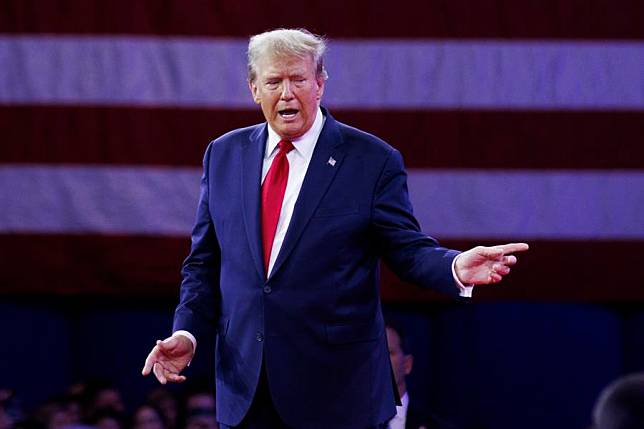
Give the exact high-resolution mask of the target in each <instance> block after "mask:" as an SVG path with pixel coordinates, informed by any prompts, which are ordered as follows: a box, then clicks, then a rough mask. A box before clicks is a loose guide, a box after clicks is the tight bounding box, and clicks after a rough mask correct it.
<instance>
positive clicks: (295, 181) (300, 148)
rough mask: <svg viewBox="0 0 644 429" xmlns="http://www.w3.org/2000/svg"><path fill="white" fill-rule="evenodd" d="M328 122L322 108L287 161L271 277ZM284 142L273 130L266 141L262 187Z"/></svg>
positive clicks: (297, 140) (294, 142)
mask: <svg viewBox="0 0 644 429" xmlns="http://www.w3.org/2000/svg"><path fill="white" fill-rule="evenodd" d="M324 121H325V119H324V115H323V114H322V111H321V110H320V108H318V111H317V113H316V115H315V120H314V121H313V125H312V126H311V128H309V130H308V131H307V132H306V133H304V135H302V136H301V137H299V138H297V139H295V140H291V143H293V146H294V147H295V149H294V150H292V151H290V152H289V153H288V154H287V155H286V159H288V182H286V191H285V192H284V201H282V211H281V212H280V217H279V220H278V221H277V231H275V238H274V239H273V250H271V259H270V260H269V262H268V272H269V273H270V272H271V271H272V270H273V265H275V260H276V259H277V255H278V254H279V252H280V249H281V248H282V243H283V242H284V237H285V236H286V230H287V229H288V225H289V223H291V216H293V209H294V208H295V202H296V201H297V197H298V195H300V189H302V183H303V182H304V176H306V170H307V169H308V168H309V163H310V162H311V158H312V157H313V150H314V149H315V145H316V144H317V142H318V137H319V136H320V133H321V132H322V127H323V126H324ZM280 140H282V138H281V137H280V136H279V135H278V134H277V133H276V132H275V131H274V130H273V129H272V128H271V127H270V126H269V127H268V140H267V141H266V150H265V152H264V163H263V164H262V183H264V179H265V178H266V175H267V174H268V170H269V168H271V164H272V162H273V158H275V156H276V155H277V153H278V152H279V149H278V148H277V144H278V143H279V142H280ZM269 276H270V274H269Z"/></svg>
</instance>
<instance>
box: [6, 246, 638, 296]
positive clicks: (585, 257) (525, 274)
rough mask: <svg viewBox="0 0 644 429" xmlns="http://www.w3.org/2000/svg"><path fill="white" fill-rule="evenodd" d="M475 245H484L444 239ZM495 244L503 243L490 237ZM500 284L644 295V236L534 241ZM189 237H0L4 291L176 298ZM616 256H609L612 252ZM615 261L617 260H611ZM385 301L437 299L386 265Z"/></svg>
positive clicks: (523, 290)
mask: <svg viewBox="0 0 644 429" xmlns="http://www.w3.org/2000/svg"><path fill="white" fill-rule="evenodd" d="M442 244H444V245H446V246H448V247H454V248H458V249H467V248H469V247H471V246H473V245H475V244H481V242H476V243H475V242H470V241H444V242H443V243H442ZM487 244H497V243H496V242H493V241H489V242H488V243H487ZM530 245H531V248H530V251H528V252H527V253H524V254H521V255H518V256H519V264H518V265H516V266H515V267H514V268H513V272H512V275H511V276H510V277H508V278H507V279H506V280H504V281H503V282H502V283H501V284H499V285H494V286H480V287H477V288H476V289H475V295H476V299H477V301H485V300H570V301H588V302H593V301H625V300H629V301H630V300H639V301H643V300H644V288H642V285H641V279H638V278H634V277H633V274H632V273H633V270H632V267H634V266H637V264H638V263H639V255H640V254H641V247H642V243H641V242H639V241H605V242H599V241H590V242H588V241H533V242H531V243H530ZM188 250H189V239H188V238H187V237H186V238H159V237H141V236H104V235H13V234H9V235H7V234H4V235H0V260H2V261H3V266H4V267H5V269H4V270H2V271H0V284H1V285H2V289H1V290H0V293H2V294H32V293H35V294H62V295H67V294H80V295H108V296H124V297H136V296H146V297H158V298H163V297H176V296H177V293H178V287H179V282H180V276H179V270H180V265H181V261H182V260H183V258H185V256H186V255H187V252H188ZM607 255H609V256H607ZM608 261H609V262H610V263H608ZM382 283H383V287H382V294H383V299H384V300H385V301H406V302H417V301H419V300H420V301H427V300H435V299H437V298H438V296H437V295H436V294H435V293H433V292H431V291H427V290H422V289H420V288H417V287H415V286H411V285H408V284H403V283H401V282H400V281H399V280H398V279H397V278H396V277H395V276H394V275H393V274H391V273H390V272H389V271H387V270H385V272H384V275H383V281H382Z"/></svg>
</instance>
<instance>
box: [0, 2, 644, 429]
mask: <svg viewBox="0 0 644 429" xmlns="http://www.w3.org/2000/svg"><path fill="white" fill-rule="evenodd" d="M277 27H305V28H307V29H309V30H311V31H312V32H315V33H318V34H323V35H326V36H327V37H328V38H329V52H328V58H327V68H328V70H329V75H330V79H329V81H328V82H327V85H326V93H325V95H324V98H323V104H324V105H325V106H326V107H328V108H329V109H330V110H331V112H332V113H333V114H334V116H335V117H336V118H337V119H339V120H340V121H343V122H346V123H348V124H351V125H354V126H357V127H359V128H361V129H364V130H366V131H369V132H371V133H374V134H376V135H378V136H380V137H381V138H383V139H385V140H386V141H388V142H389V143H390V144H392V145H393V146H395V147H396V148H398V149H399V150H400V151H401V152H402V153H403V156H404V158H405V162H406V164H407V167H408V168H409V188H410V195H411V198H412V202H413V203H414V207H415V214H416V215H417V217H418V219H419V221H420V222H421V224H422V227H423V230H424V231H426V232H428V233H429V234H431V235H434V236H436V237H437V238H439V239H440V240H441V242H442V243H443V244H444V245H446V246H449V247H454V248H458V249H467V248H469V247H471V246H473V245H476V244H495V243H498V242H502V241H519V240H522V241H527V242H529V243H530V244H531V250H530V252H528V253H527V254H525V255H521V257H520V263H519V265H518V266H517V267H516V268H515V269H513V271H514V272H513V274H512V275H511V276H510V277H509V278H508V279H507V280H506V281H504V283H503V284H502V285H499V286H493V287H480V288H476V290H475V293H474V296H475V299H474V301H473V302H472V303H470V304H466V305H463V304H460V303H455V302H450V301H447V300H445V299H443V298H441V297H439V296H437V295H434V294H433V293H431V292H429V291H422V290H418V289H416V288H414V287H413V286H410V285H406V284H403V283H401V282H400V281H399V280H398V279H396V278H395V276H393V275H392V274H390V273H389V272H387V270H386V268H385V269H384V272H383V285H382V296H383V303H384V304H383V305H384V307H385V310H386V313H387V314H388V315H389V316H390V317H392V318H394V319H396V320H398V321H399V323H400V324H402V325H404V327H405V331H406V333H407V336H408V337H409V340H410V345H411V352H412V353H413V354H414V356H415V364H414V370H413V373H412V375H411V376H410V378H409V381H408V383H409V388H410V392H411V393H410V394H411V395H412V396H413V397H414V398H416V400H418V401H420V402H421V403H423V404H426V406H427V408H430V409H432V410H434V411H435V412H437V413H438V414H440V415H442V416H445V417H447V418H448V419H450V420H451V421H453V422H454V423H456V424H458V425H460V426H462V427H471V428H474V427H478V428H488V429H515V428H523V429H532V428H534V429H537V428H539V429H541V428H552V429H558V428H561V429H564V428H565V429H569V428H579V429H581V428H584V427H586V426H587V425H588V424H589V423H590V411H591V408H592V405H593V403H594V400H595V398H596V397H597V395H598V393H599V391H600V390H601V389H602V388H603V387H604V386H605V385H606V384H608V383H609V382H610V381H611V380H613V379H615V378H616V377H618V376H619V375H621V374H624V373H628V372H633V371H641V370H644V305H643V303H644V274H643V270H642V269H641V266H642V263H643V261H644V252H643V251H642V244H643V240H644V144H643V143H644V140H643V138H642V136H644V3H642V2H641V1H635V0H631V1H608V0H584V1H581V0H569V1H563V0H561V1H556V0H540V1H536V0H532V1H531V0H515V1H502V0H490V1H486V2H479V1H466V0H452V1H443V0H429V1H425V2H420V1H416V2H398V3H391V2H385V1H380V0H377V1H363V0H360V1H351V2H343V1H337V0H329V1H325V2H306V3H301V4H293V3H288V4H285V3H283V2H276V1H272V0H271V1H259V0H253V1H246V2H233V1H222V2H220V1H203V0H199V1H198V0H194V1H189V0H187V1H181V0H129V1H124V0H113V1H98V0H96V1H85V0H49V1H47V0H41V1H36V0H0V130H1V131H0V139H1V140H0V326H2V327H3V328H4V329H3V336H2V339H1V340H0V393H2V391H3V389H5V390H4V391H5V392H9V391H10V392H12V393H11V396H12V398H13V399H12V400H13V403H14V404H16V403H19V404H20V405H19V406H20V408H21V409H22V410H24V411H23V412H24V413H29V412H31V411H32V410H35V409H38V407H39V406H41V405H42V404H43V403H46V401H48V400H50V399H51V398H52V397H55V396H56V395H60V394H62V393H63V392H68V391H69V389H70V388H71V387H72V386H74V384H75V383H86V382H87V381H88V380H96V379H97V378H100V379H102V380H108V381H109V382H110V383H112V385H113V387H114V388H115V389H117V390H118V391H119V392H120V394H121V395H122V400H123V402H124V405H125V408H126V410H127V412H129V413H131V412H132V411H133V410H134V409H135V408H136V407H137V406H138V405H140V404H141V403H142V402H143V401H144V400H145V399H144V398H146V396H147V395H148V393H149V392H150V391H152V389H153V388H154V387H155V386H156V385H155V383H154V382H153V380H151V379H144V378H143V377H141V376H140V370H141V367H142V364H143V361H144V359H145V356H146V355H147V353H148V351H149V349H150V347H151V346H152V345H153V344H154V341H155V340H156V339H159V338H165V337H166V336H167V335H168V334H169V332H170V328H171V323H172V312H173V307H174V305H175V304H176V301H177V298H178V285H179V281H180V278H179V268H180V264H181V261H182V259H183V258H184V257H185V256H186V255H187V251H188V248H189V231H190V227H191V222H192V219H193V216H194V210H195V206H196V198H197V192H198V180H199V174H200V164H201V157H202V155H203V151H204V149H205V147H206V145H207V144H208V142H209V141H210V140H211V139H213V138H215V137H217V136H218V135H220V134H222V133H224V132H226V131H228V130H231V129H233V128H236V127H240V126H245V125H250V124H253V123H257V122H260V121H262V120H263V118H262V116H261V112H260V111H259V109H258V108H257V107H256V106H255V105H254V104H253V103H252V100H251V98H250V96H249V93H248V90H247V87H246V82H245V67H246V66H245V46H246V44H247V38H248V36H250V35H252V34H255V33H258V32H262V31H265V30H268V29H273V28H277ZM240 239H242V238H240ZM213 340H214V339H213ZM212 347H213V345H212V344H199V347H198V353H197V356H196V359H195V361H194V363H193V364H192V365H191V367H190V368H189V371H188V376H189V377H192V378H194V379H203V380H206V381H205V383H206V384H207V383H208V380H212V377H213V375H212V371H213V365H212V359H213V353H212ZM7 389H9V390H7ZM182 389H183V388H182V387H173V388H172V389H171V392H173V394H177V395H180V394H182ZM0 401H2V395H0ZM2 429H5V428H2Z"/></svg>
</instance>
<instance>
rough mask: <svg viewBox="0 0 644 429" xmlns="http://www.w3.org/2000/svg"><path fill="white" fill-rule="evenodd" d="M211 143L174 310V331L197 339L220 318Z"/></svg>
mask: <svg viewBox="0 0 644 429" xmlns="http://www.w3.org/2000/svg"><path fill="white" fill-rule="evenodd" d="M211 153H212V143H211V144H210V145H209V146H208V148H207V149H206V154H205V156H204V162H203V175H202V176H201V184H200V195H199V204H198V206H197V216H196V220H195V224H194V228H193V230H192V245H191V248H190V254H189V255H188V257H187V258H186V260H185V261H184V262H183V266H182V269H181V275H182V279H183V280H182V282H181V292H180V300H179V305H178V306H177V309H176V311H175V315H174V324H173V332H174V331H177V330H180V329H181V330H186V331H188V332H190V333H191V334H193V335H194V336H195V337H196V339H197V341H199V338H200V337H202V336H203V335H211V333H212V332H211V331H212V330H213V326H214V321H216V320H218V313H217V312H218V308H219V271H220V255H221V253H220V248H219V243H218V241H217V235H216V232H215V226H214V225H213V222H212V218H211V216H210V210H209V166H210V156H211Z"/></svg>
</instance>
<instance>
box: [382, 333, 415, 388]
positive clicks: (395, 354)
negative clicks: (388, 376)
mask: <svg viewBox="0 0 644 429" xmlns="http://www.w3.org/2000/svg"><path fill="white" fill-rule="evenodd" d="M387 344H388V345H389V359H391V367H392V368H393V370H394V378H395V379H396V385H397V387H398V393H400V396H402V395H403V394H404V393H405V391H406V389H407V388H406V384H405V376H406V375H408V374H409V373H410V372H411V367H412V365H413V362H414V357H413V356H412V355H407V354H405V352H404V351H403V349H402V347H401V346H400V337H399V336H398V333H397V332H396V331H395V330H393V329H391V328H387Z"/></svg>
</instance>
